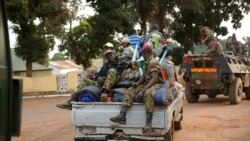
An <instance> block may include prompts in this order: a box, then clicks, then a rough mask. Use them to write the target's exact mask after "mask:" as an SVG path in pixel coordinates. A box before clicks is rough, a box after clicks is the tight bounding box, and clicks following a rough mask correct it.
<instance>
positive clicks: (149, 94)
mask: <svg viewBox="0 0 250 141" xmlns="http://www.w3.org/2000/svg"><path fill="white" fill-rule="evenodd" d="M153 71H156V72H157V73H158V80H157V82H156V83H155V84H154V85H153V86H152V87H150V88H149V89H147V90H146V92H145V94H144V96H143V101H144V104H145V111H146V112H153V111H154V100H153V96H154V95H155V93H156V91H157V90H158V89H159V88H160V86H161V85H162V83H163V77H162V75H161V67H160V64H159V62H158V61H157V60H156V59H155V58H154V57H153V56H151V57H150V58H148V60H147V61H146V62H145V66H144V73H143V76H142V77H144V79H145V81H144V83H143V84H142V85H139V86H138V87H136V88H133V87H131V88H129V89H128V91H127V92H126V93H125V95H124V98H123V106H125V107H126V108H131V106H132V104H133V100H134V98H135V96H136V95H137V94H138V93H139V92H140V91H141V90H142V89H143V88H144V87H145V86H146V85H147V84H148V83H149V81H150V80H151V73H152V72H153Z"/></svg>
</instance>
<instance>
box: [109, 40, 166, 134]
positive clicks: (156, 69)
mask: <svg viewBox="0 0 250 141" xmlns="http://www.w3.org/2000/svg"><path fill="white" fill-rule="evenodd" d="M141 53H142V55H143V57H144V59H145V66H144V73H143V76H142V77H141V78H140V80H139V81H137V82H136V83H135V84H133V87H130V88H129V89H128V91H127V92H126V93H125V95H124V98H123V104H122V107H121V111H120V114H119V115H117V116H116V117H111V118H110V120H111V121H112V122H118V123H121V124H126V112H127V110H128V109H130V108H131V107H132V105H133V100H134V98H135V97H137V98H140V99H143V101H144V104H145V110H146V125H145V128H144V130H145V131H150V130H152V117H153V112H154V100H153V97H154V94H155V93H156V91H157V90H158V89H159V88H160V86H161V85H162V84H163V81H164V80H163V77H162V74H161V66H160V64H159V62H158V61H157V60H156V59H155V58H154V57H153V52H152V47H151V46H150V45H149V44H146V45H144V46H143V48H142V50H141Z"/></svg>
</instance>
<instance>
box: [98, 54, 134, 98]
mask: <svg viewBox="0 0 250 141" xmlns="http://www.w3.org/2000/svg"><path fill="white" fill-rule="evenodd" d="M119 60H120V64H119V65H120V69H122V73H119V72H118V71H117V69H110V70H109V72H108V76H107V78H106V80H105V82H104V84H103V86H102V88H103V90H104V93H103V94H102V96H101V101H102V102H106V101H108V100H109V99H108V97H112V93H111V88H112V87H113V86H114V85H115V84H116V83H118V82H120V81H123V80H137V79H138V78H139V72H138V67H137V66H135V65H132V64H131V63H130V60H131V57H129V56H128V55H127V54H125V53H124V54H120V58H119ZM110 99H111V98H110Z"/></svg>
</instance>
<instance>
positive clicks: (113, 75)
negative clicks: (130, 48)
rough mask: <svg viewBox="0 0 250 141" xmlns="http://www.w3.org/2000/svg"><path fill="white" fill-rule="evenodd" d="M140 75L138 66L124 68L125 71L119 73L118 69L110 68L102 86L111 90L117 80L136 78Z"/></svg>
mask: <svg viewBox="0 0 250 141" xmlns="http://www.w3.org/2000/svg"><path fill="white" fill-rule="evenodd" d="M138 77H139V72H138V68H137V67H136V66H133V67H128V68H124V71H123V72H122V73H121V74H119V73H118V72H117V70H116V69H110V70H109V72H108V76H107V78H106V80H105V82H104V84H103V86H102V88H103V89H105V90H108V91H110V90H111V88H112V87H113V86H114V85H115V84H116V83H117V82H120V81H123V80H134V79H137V78H138Z"/></svg>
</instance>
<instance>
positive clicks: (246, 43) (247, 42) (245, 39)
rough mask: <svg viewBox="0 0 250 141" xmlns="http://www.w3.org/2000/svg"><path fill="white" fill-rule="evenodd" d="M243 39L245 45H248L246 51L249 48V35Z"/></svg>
mask: <svg viewBox="0 0 250 141" xmlns="http://www.w3.org/2000/svg"><path fill="white" fill-rule="evenodd" d="M243 40H244V41H245V45H246V46H247V47H248V51H249V48H250V37H244V38H243Z"/></svg>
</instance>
